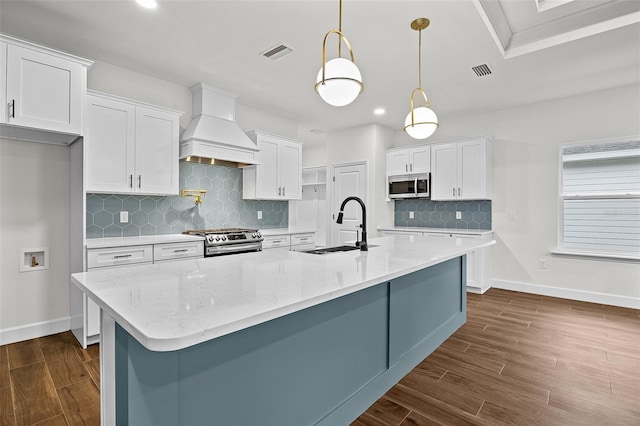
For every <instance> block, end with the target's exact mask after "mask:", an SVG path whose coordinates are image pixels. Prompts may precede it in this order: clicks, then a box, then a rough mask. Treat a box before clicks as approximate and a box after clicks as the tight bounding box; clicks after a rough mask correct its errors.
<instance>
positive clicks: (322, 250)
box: [303, 246, 360, 254]
mask: <svg viewBox="0 0 640 426" xmlns="http://www.w3.org/2000/svg"><path fill="white" fill-rule="evenodd" d="M351 250H360V247H356V246H336V247H323V248H317V249H313V250H304V251H303V253H311V254H329V253H337V252H342V251H351Z"/></svg>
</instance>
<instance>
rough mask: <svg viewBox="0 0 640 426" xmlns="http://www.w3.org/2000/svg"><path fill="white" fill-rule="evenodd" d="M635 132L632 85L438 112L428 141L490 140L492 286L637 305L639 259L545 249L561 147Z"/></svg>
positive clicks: (638, 101) (639, 89) (552, 231)
mask: <svg viewBox="0 0 640 426" xmlns="http://www.w3.org/2000/svg"><path fill="white" fill-rule="evenodd" d="M434 108H435V106H434ZM638 134H640V86H638V85H634V86H627V87H622V88H617V89H612V90H606V91H599V92H594V93H590V94H586V95H581V96H575V97H570V98H563V99H558V100H555V101H551V102H544V103H538V104H532V105H527V106H522V107H518V108H511V109H508V110H503V111H495V112H488V113H484V114H475V115H465V116H460V117H442V121H441V123H440V128H439V129H438V130H437V132H436V133H435V134H434V136H433V137H432V138H430V139H429V142H438V141H443V140H450V139H456V138H465V137H470V136H478V135H489V136H492V137H493V139H494V144H493V167H494V169H493V203H492V213H493V218H492V219H493V229H494V231H495V233H496V237H497V242H498V243H497V245H496V246H494V250H493V254H494V257H493V259H494V261H493V278H494V279H495V280H498V281H497V282H496V284H498V285H501V286H505V287H510V288H514V289H523V290H530V291H535V292H539V293H544V292H547V293H548V292H549V287H554V288H559V289H566V290H567V291H565V292H564V293H563V294H566V295H567V296H568V297H577V298H579V297H581V296H585V298H586V297H592V299H593V300H600V301H602V302H603V303H607V302H608V303H614V302H615V303H618V302H620V303H625V302H628V303H627V306H636V307H640V300H639V299H640V264H638V263H631V262H623V261H607V260H593V259H584V258H570V257H560V256H552V255H550V253H549V251H550V250H552V249H553V248H555V247H556V238H557V237H556V235H557V212H558V167H559V166H558V155H559V154H558V152H559V148H558V147H559V145H560V144H563V143H568V142H579V141H585V140H593V139H605V138H613V137H619V136H630V135H638ZM410 143H411V142H410V139H409V138H408V137H406V136H405V135H403V134H402V133H398V134H396V140H395V145H396V146H404V145H408V144H410ZM507 212H515V221H508V220H507ZM541 258H545V259H548V269H540V268H539V264H538V261H539V260H540V259H541ZM537 286H540V287H537ZM589 292H593V293H597V294H595V295H593V294H592V295H590V294H589ZM555 294H560V293H555ZM629 298H635V300H629Z"/></svg>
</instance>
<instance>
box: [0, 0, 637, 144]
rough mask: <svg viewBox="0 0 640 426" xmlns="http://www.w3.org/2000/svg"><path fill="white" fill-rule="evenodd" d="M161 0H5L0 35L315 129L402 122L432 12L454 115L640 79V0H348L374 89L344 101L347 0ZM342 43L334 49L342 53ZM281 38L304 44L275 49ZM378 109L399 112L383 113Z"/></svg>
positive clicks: (354, 37)
mask: <svg viewBox="0 0 640 426" xmlns="http://www.w3.org/2000/svg"><path fill="white" fill-rule="evenodd" d="M158 3H159V5H158V8H157V9H155V10H146V9H143V8H141V7H139V6H138V5H137V4H136V3H135V2H134V1H133V0H107V1H101V0H84V1H69V0H64V1H56V0H45V1H29V0H17V1H11V0H0V31H1V32H2V33H4V34H9V35H13V36H16V37H19V38H23V39H26V40H30V41H33V42H36V43H40V44H43V45H46V46H50V47H53V48H57V49H59V50H63V51H66V52H69V53H73V54H76V55H79V56H83V57H86V58H89V59H93V60H97V61H101V62H106V63H110V64H113V65H117V66H121V67H123V68H127V69H130V70H133V71H137V72H140V73H143V74H147V75H150V76H154V77H157V78H161V79H164V80H167V81H170V82H173V83H176V84H179V85H182V86H185V87H190V86H191V85H193V84H195V83H198V82H203V83H205V84H209V85H212V86H215V87H219V88H221V89H224V90H227V91H230V92H233V93H236V94H237V95H238V101H239V102H241V103H242V104H244V105H248V106H252V107H255V108H259V109H262V110H266V111H270V112H272V113H274V114H278V115H282V116H285V117H288V118H291V119H293V120H296V121H297V122H299V123H300V129H301V133H303V134H307V135H309V139H313V136H312V135H311V134H309V133H305V132H308V131H309V130H311V129H318V130H321V131H324V132H327V131H331V130H335V129H340V128H345V127H351V126H357V125H361V124H368V123H374V122H375V123H380V124H382V125H385V126H389V127H391V128H396V129H401V128H402V126H403V123H404V118H405V116H406V115H407V113H408V112H409V96H410V94H411V91H412V90H413V89H414V88H416V87H417V85H418V33H417V32H416V31H413V30H412V29H411V28H410V26H409V24H410V23H411V21H412V20H413V19H415V18H418V17H426V18H429V19H430V20H431V25H430V26H429V27H428V28H427V29H426V30H424V31H423V33H422V58H423V64H422V71H423V73H422V83H423V84H422V86H423V89H424V90H425V91H426V93H427V95H428V97H429V100H430V102H431V107H432V109H433V110H434V111H435V112H436V113H437V114H438V116H439V117H440V122H441V125H446V118H447V117H448V116H452V115H461V114H468V113H476V112H481V111H488V110H497V109H505V108H510V107H514V106H518V105H524V104H529V103H534V102H540V101H545V100H549V99H554V98H560V97H565V96H571V95H576V94H581V93H585V92H591V91H597V90H603V89H609V88H613V87H618V86H625V85H630V84H638V83H640V48H639V46H640V23H638V22H640V1H637V0H626V1H624V0H608V1H605V0H582V1H580V2H573V1H572V0H538V2H536V0H440V1H438V0H422V1H417V0H414V1H399V0H389V1H377V0H373V1H365V0H344V2H343V28H342V29H343V32H344V33H345V35H346V36H347V37H348V39H349V41H350V42H351V45H352V46H353V50H354V53H355V60H356V64H357V65H358V66H359V67H360V70H361V72H362V76H363V80H364V84H365V91H364V92H363V93H362V95H360V96H359V97H358V99H356V101H354V102H353V103H352V104H350V105H348V106H345V107H340V108H336V107H330V106H328V105H327V104H325V103H324V102H323V101H322V100H321V99H320V98H319V96H318V95H317V94H316V93H315V92H314V90H313V86H314V84H315V79H316V75H317V73H318V70H319V69H320V66H321V47H322V39H323V37H324V35H325V33H326V32H327V31H329V30H330V29H333V28H337V26H338V12H339V2H338V1H337V0H320V1H306V0H289V1H267V0H262V1H245V0H233V1H218V0H215V1H204V0H200V1H187V0H158ZM544 3H546V9H544V8H543V10H542V12H538V7H539V6H545V4H544ZM578 3H579V4H578ZM554 6H555V7H554ZM603 8H604V9H603ZM616 14H617V15H622V17H620V16H617V15H616ZM587 15H588V16H590V17H593V16H601V19H600V21H599V22H595V23H594V22H592V21H589V20H586V19H585V18H584V17H585V16H587ZM572 17H575V18H576V19H572ZM590 19H592V20H593V18H590ZM596 20H597V19H596ZM621 22H622V23H621ZM518 37H520V40H524V41H523V42H521V43H520V42H518V43H520V45H518V46H520V47H521V45H527V44H528V45H533V46H534V47H536V48H535V49H532V48H528V49H525V50H527V51H526V52H524V53H523V52H516V53H517V54H509V48H510V47H513V46H514V45H516V44H517V43H516V41H517V40H518ZM330 40H334V43H332V42H331V41H330V42H329V52H328V56H329V57H331V56H332V55H334V56H335V54H336V50H337V48H336V45H337V39H333V38H332V39H330ZM279 43H285V44H287V45H288V46H290V47H291V48H292V49H293V52H292V53H290V54H288V55H286V56H283V57H282V58H280V59H278V60H276V61H272V60H270V59H267V58H264V57H263V56H261V52H264V51H265V50H267V49H269V48H270V47H273V46H275V45H277V44H279ZM510 44H511V45H510ZM541 45H542V47H540V46H541ZM480 64H488V65H489V67H490V69H491V70H492V74H491V75H488V76H484V77H477V76H476V74H475V73H474V72H473V71H472V69H471V68H472V67H474V66H476V65H480ZM377 107H383V108H385V109H386V114H384V115H382V116H376V115H374V114H373V110H374V109H375V108H377ZM639 111H640V100H639ZM303 139H306V138H304V137H303Z"/></svg>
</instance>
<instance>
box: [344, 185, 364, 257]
mask: <svg viewBox="0 0 640 426" xmlns="http://www.w3.org/2000/svg"><path fill="white" fill-rule="evenodd" d="M351 200H355V201H357V202H358V203H359V204H360V207H362V223H361V224H360V228H362V240H360V241H356V247H360V250H361V251H368V250H369V246H368V245H367V208H366V207H365V205H364V201H362V200H361V199H360V198H358V197H347V198H345V199H344V201H343V202H342V205H341V206H340V212H339V213H338V219H337V220H336V223H342V216H343V212H344V206H345V205H346V204H347V203H348V202H349V201H351Z"/></svg>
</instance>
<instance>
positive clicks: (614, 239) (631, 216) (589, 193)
mask: <svg viewBox="0 0 640 426" xmlns="http://www.w3.org/2000/svg"><path fill="white" fill-rule="evenodd" d="M561 161H562V167H561V177H560V178H561V179H560V182H561V188H560V211H561V212H560V221H561V226H560V227H559V231H560V232H559V234H560V235H559V242H558V243H559V244H558V245H559V249H560V251H568V252H576V253H584V254H593V255H609V256H616V255H617V256H619V257H631V258H640V137H634V138H626V139H616V140H612V141H608V142H602V141H599V142H591V143H583V144H571V145H565V146H563V147H561Z"/></svg>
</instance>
